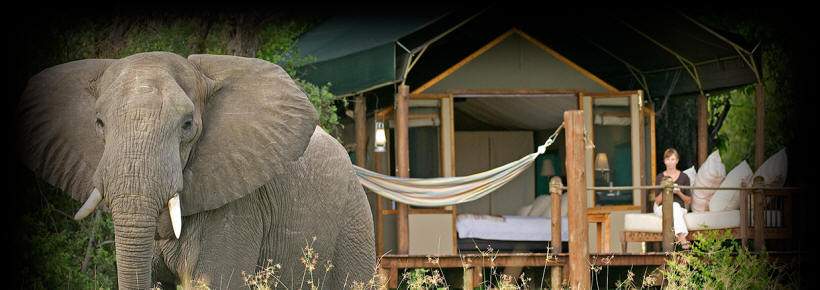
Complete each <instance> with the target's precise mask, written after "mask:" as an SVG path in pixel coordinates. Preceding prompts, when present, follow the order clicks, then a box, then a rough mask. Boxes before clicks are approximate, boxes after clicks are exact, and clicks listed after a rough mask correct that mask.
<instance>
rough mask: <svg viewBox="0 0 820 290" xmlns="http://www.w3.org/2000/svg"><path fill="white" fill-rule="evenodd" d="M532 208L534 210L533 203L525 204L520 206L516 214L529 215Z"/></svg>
mask: <svg viewBox="0 0 820 290" xmlns="http://www.w3.org/2000/svg"><path fill="white" fill-rule="evenodd" d="M531 210H532V204H527V205H524V206H522V207H520V208H519V209H518V212H517V214H516V215H518V216H526V215H528V214H529V213H530V211H531Z"/></svg>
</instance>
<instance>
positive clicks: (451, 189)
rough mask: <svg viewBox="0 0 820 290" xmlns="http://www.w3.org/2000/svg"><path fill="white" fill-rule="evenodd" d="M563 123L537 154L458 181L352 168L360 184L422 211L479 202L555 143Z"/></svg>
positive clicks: (515, 175)
mask: <svg viewBox="0 0 820 290" xmlns="http://www.w3.org/2000/svg"><path fill="white" fill-rule="evenodd" d="M562 128H564V124H563V123H562V124H561V126H559V127H558V129H556V130H555V132H554V133H553V134H552V135H551V136H550V137H549V138H547V141H546V142H544V144H543V145H541V146H538V151H537V152H535V153H531V154H528V155H526V156H524V157H522V158H521V159H518V160H516V161H513V162H510V163H508V164H505V165H502V166H500V167H497V168H494V169H491V170H488V171H484V172H480V173H476V174H472V175H468V176H459V177H437V178H399V177H395V176H389V175H384V174H379V173H376V172H373V171H370V170H367V169H364V168H361V167H358V166H355V165H354V166H353V169H354V171H355V172H356V175H357V176H358V178H359V182H360V183H361V184H362V185H363V186H364V187H366V188H368V189H370V190H371V191H373V192H375V193H376V194H378V195H381V196H383V197H385V198H388V199H391V200H395V201H397V202H400V203H404V204H409V205H413V206H421V207H438V206H447V205H456V204H461V203H465V202H471V201H474V200H477V199H480V198H482V197H484V196H486V195H487V194H490V193H492V192H493V191H495V190H497V189H498V188H500V187H501V186H503V185H504V184H507V183H508V182H510V181H511V180H513V179H514V178H515V177H517V176H518V175H519V174H521V173H522V172H524V171H525V170H527V168H529V167H530V166H532V163H533V162H534V161H535V159H536V158H537V157H538V155H541V154H544V152H546V150H547V147H549V146H550V145H552V143H554V142H555V139H556V138H557V137H558V133H559V132H560V131H561V129H562Z"/></svg>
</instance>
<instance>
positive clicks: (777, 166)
mask: <svg viewBox="0 0 820 290" xmlns="http://www.w3.org/2000/svg"><path fill="white" fill-rule="evenodd" d="M788 167H789V164H788V159H787V158H786V149H785V148H784V149H781V150H780V151H778V152H777V153H775V154H774V155H772V156H771V157H769V159H766V161H765V162H763V164H762V165H760V167H759V168H757V172H755V174H754V176H755V177H757V176H763V184H764V185H766V186H778V187H779V186H783V185H785V184H786V171H787V169H788ZM752 180H753V181H754V179H752Z"/></svg>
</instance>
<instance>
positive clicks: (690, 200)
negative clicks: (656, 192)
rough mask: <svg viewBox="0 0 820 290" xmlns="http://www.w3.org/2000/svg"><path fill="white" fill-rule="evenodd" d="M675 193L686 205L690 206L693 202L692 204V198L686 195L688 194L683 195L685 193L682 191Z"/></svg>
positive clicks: (678, 190) (677, 190) (676, 190)
mask: <svg viewBox="0 0 820 290" xmlns="http://www.w3.org/2000/svg"><path fill="white" fill-rule="evenodd" d="M674 192H675V194H677V195H678V196H680V198H681V199H683V202H684V203H687V204H689V203H691V202H692V198H691V197H689V196H688V195H686V194H683V192H682V191H680V189H675V191H674Z"/></svg>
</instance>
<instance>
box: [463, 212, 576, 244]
mask: <svg viewBox="0 0 820 290" xmlns="http://www.w3.org/2000/svg"><path fill="white" fill-rule="evenodd" d="M550 225H551V221H550V219H549V218H546V217H542V216H512V215H481V214H459V215H458V216H457V217H456V231H457V232H458V250H459V251H460V252H477V251H478V249H476V246H477V247H478V248H479V249H481V250H482V251H485V250H487V248H488V247H489V246H492V248H493V249H494V250H499V251H501V252H535V253H539V252H546V251H547V246H548V245H549V242H550V241H551V240H552V233H551V230H550ZM568 228H569V226H568V224H567V217H566V216H564V217H562V219H561V241H562V242H567V241H569V233H568V231H567V229H568ZM564 248H566V247H564Z"/></svg>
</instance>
